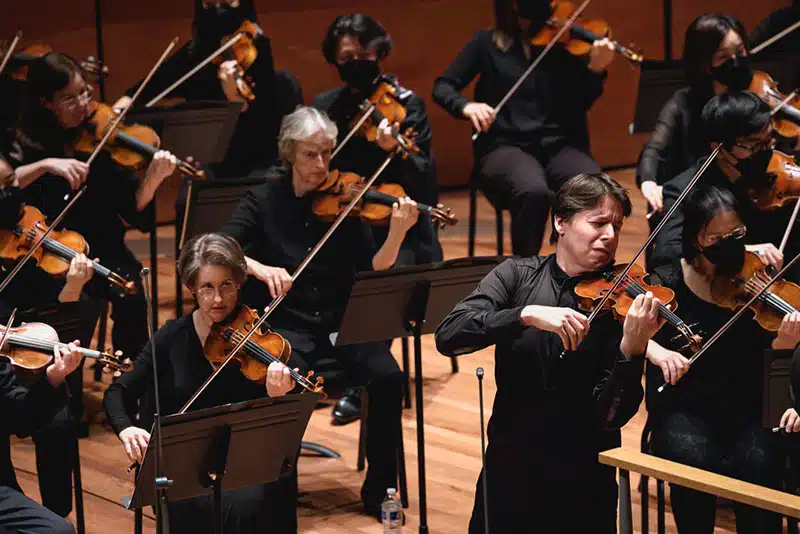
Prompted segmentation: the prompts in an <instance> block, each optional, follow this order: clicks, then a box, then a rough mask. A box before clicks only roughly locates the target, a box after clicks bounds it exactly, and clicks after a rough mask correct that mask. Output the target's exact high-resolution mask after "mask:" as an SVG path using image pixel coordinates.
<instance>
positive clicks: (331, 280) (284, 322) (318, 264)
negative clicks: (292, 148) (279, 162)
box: [221, 167, 375, 350]
mask: <svg viewBox="0 0 800 534" xmlns="http://www.w3.org/2000/svg"><path fill="white" fill-rule="evenodd" d="M312 202H313V193H310V194H307V195H305V196H303V197H297V196H295V194H294V189H293V187H292V180H291V174H290V172H289V171H287V170H286V169H284V168H281V167H274V168H273V169H270V171H269V172H268V174H267V180H266V182H265V183H264V184H263V185H259V186H257V187H254V188H253V189H251V190H249V191H248V192H247V193H245V196H244V198H243V199H242V200H241V202H240V203H239V205H238V206H237V208H236V211H235V212H234V214H233V216H232V217H231V220H230V221H229V222H228V223H227V224H225V226H223V227H222V230H221V231H222V232H225V233H227V234H229V235H231V236H233V237H234V238H235V239H236V240H237V241H238V242H239V244H240V245H242V248H244V251H245V254H247V255H248V256H249V257H250V258H252V259H254V260H256V261H258V262H260V263H262V264H264V265H268V266H272V267H283V268H284V269H286V271H287V272H288V273H289V275H292V274H293V273H294V272H295V270H296V269H297V267H298V266H299V265H300V263H301V262H302V261H303V260H304V259H305V257H306V256H307V255H308V253H309V252H310V251H311V249H312V248H313V247H314V246H315V245H316V244H317V242H318V241H319V240H320V238H321V237H322V236H323V235H324V234H325V232H326V231H327V230H328V228H329V227H330V224H328V223H325V222H322V221H320V220H319V219H317V218H316V217H315V216H314V215H313V213H312V212H311V205H312ZM374 255H375V244H374V241H373V239H372V237H371V234H370V231H369V227H368V226H367V225H366V224H365V223H363V222H362V221H361V220H360V219H357V218H355V217H348V218H347V219H345V220H344V221H343V222H342V224H341V225H340V226H339V228H337V229H336V231H335V232H334V233H333V235H332V237H331V238H330V239H329V240H328V242H327V243H325V245H324V246H323V247H322V249H321V250H320V251H319V253H318V254H317V256H316V257H315V258H314V259H313V261H311V263H310V264H309V265H308V267H307V268H306V269H305V270H304V271H303V273H302V274H301V275H300V277H298V279H297V280H296V281H295V283H294V285H293V286H292V288H291V290H290V291H289V293H287V295H286V297H285V298H284V300H283V302H281V304H280V306H278V307H277V309H276V310H275V312H274V313H273V314H272V315H270V317H269V322H270V324H271V325H272V326H273V327H275V329H276V330H277V331H278V332H279V333H281V334H282V335H284V334H285V337H286V338H287V339H288V340H289V342H290V343H291V344H292V346H293V347H295V348H297V349H300V350H303V347H305V346H306V345H304V340H307V339H308V338H309V337H315V336H320V335H321V336H327V335H328V334H330V333H332V332H334V331H336V330H337V329H338V327H339V323H340V322H341V318H342V314H343V313H344V307H345V305H346V303H347V298H348V296H349V294H350V287H351V285H352V283H353V280H354V278H355V276H356V274H357V272H358V271H368V270H371V269H372V257H373V256H374ZM241 295H242V300H243V301H244V302H245V303H246V304H248V305H249V306H251V307H253V308H255V309H256V310H258V311H259V312H260V311H261V310H263V309H264V307H265V306H267V305H268V304H269V303H270V301H271V300H272V299H271V297H270V295H269V289H268V288H267V285H266V284H265V283H263V282H261V281H260V280H256V279H255V278H253V277H251V278H250V279H249V280H248V281H247V283H246V284H245V286H244V287H243V288H242V292H241ZM301 333H302V334H309V335H310V336H306V335H302V334H301ZM307 350H308V349H307Z"/></svg>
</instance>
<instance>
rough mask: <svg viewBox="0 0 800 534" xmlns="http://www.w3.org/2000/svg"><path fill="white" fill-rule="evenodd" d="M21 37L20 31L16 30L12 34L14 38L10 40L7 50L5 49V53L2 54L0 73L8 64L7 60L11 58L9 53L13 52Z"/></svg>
mask: <svg viewBox="0 0 800 534" xmlns="http://www.w3.org/2000/svg"><path fill="white" fill-rule="evenodd" d="M20 39H22V32H21V31H18V32H17V35H15V36H14V40H13V41H11V44H10V45H9V46H8V50H6V55H5V56H3V62H2V63H0V74H3V70H4V69H5V68H6V65H7V64H8V60H9V59H11V54H13V53H14V49H15V48H16V47H17V44H19V40H20Z"/></svg>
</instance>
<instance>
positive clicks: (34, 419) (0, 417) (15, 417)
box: [0, 361, 67, 438]
mask: <svg viewBox="0 0 800 534" xmlns="http://www.w3.org/2000/svg"><path fill="white" fill-rule="evenodd" d="M66 402H67V389H66V385H65V384H61V386H60V387H58V388H54V387H52V386H50V383H49V382H48V381H47V379H46V378H45V376H44V375H43V376H41V377H38V378H37V380H36V383H35V384H34V385H33V386H31V387H30V388H26V387H24V386H22V385H21V384H19V383H18V382H17V378H16V376H15V375H14V371H13V370H12V369H11V365H9V364H8V363H7V362H5V361H2V362H0V424H2V428H3V429H4V430H5V431H7V432H10V433H13V434H16V435H17V436H19V437H21V438H24V437H28V436H30V435H31V434H33V433H34V432H36V430H38V429H39V428H41V427H42V426H44V425H45V424H47V423H48V422H49V421H50V420H51V419H52V418H53V416H54V415H55V414H56V412H58V410H60V409H61V408H62V407H63V406H64V405H65V404H66Z"/></svg>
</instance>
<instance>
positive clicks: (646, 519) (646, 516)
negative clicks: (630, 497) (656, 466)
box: [639, 475, 650, 534]
mask: <svg viewBox="0 0 800 534" xmlns="http://www.w3.org/2000/svg"><path fill="white" fill-rule="evenodd" d="M649 482H650V477H648V476H646V475H642V476H640V477H639V493H640V494H641V497H642V499H641V503H642V534H648V532H650V506H649V501H650V487H649V485H648V483H649Z"/></svg>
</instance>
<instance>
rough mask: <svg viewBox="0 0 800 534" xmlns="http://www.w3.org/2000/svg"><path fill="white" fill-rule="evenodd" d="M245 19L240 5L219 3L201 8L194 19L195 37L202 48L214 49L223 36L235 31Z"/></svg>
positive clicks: (220, 42)
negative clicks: (195, 26)
mask: <svg viewBox="0 0 800 534" xmlns="http://www.w3.org/2000/svg"><path fill="white" fill-rule="evenodd" d="M245 19H246V17H245V15H244V11H243V10H242V8H240V7H231V6H228V5H221V6H219V7H216V6H214V7H208V8H204V9H201V10H200V11H198V13H197V18H196V19H195V21H196V24H197V35H196V36H195V38H196V39H198V40H199V41H201V45H202V46H203V48H204V49H209V50H213V49H216V48H217V47H218V46H219V45H220V44H222V39H223V38H224V37H225V36H227V35H232V34H234V33H236V30H238V29H239V27H240V26H241V25H242V23H243V22H244V21H245Z"/></svg>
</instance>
